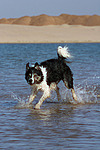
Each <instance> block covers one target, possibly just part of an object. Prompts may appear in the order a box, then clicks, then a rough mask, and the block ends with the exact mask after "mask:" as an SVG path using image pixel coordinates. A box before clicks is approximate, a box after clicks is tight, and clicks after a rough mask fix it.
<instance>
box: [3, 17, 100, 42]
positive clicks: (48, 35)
mask: <svg viewBox="0 0 100 150" xmlns="http://www.w3.org/2000/svg"><path fill="white" fill-rule="evenodd" d="M24 19H26V18H24ZM70 42H72V43H77V42H100V26H91V27H89V26H81V25H48V26H47V25H46V26H27V25H12V24H11V25H10V24H0V43H70Z"/></svg>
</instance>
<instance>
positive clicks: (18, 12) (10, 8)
mask: <svg viewBox="0 0 100 150" xmlns="http://www.w3.org/2000/svg"><path fill="white" fill-rule="evenodd" d="M63 13H64V14H70V15H72V14H73V15H95V14H96V15H100V0H0V18H19V17H22V16H37V15H40V14H47V15H50V16H59V15H60V14H63Z"/></svg>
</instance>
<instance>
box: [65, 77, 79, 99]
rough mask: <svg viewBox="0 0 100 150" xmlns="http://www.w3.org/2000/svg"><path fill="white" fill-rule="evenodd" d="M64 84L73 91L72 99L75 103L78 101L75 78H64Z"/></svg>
mask: <svg viewBox="0 0 100 150" xmlns="http://www.w3.org/2000/svg"><path fill="white" fill-rule="evenodd" d="M63 82H64V84H65V86H66V87H67V88H68V89H71V92H72V97H73V99H74V100H75V101H77V96H76V94H75V90H74V88H73V77H72V76H69V78H64V80H63Z"/></svg>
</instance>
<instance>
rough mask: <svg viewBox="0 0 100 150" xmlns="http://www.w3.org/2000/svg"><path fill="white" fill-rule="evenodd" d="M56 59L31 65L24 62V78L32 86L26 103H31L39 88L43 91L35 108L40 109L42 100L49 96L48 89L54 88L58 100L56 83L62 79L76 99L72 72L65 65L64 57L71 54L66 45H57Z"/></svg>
mask: <svg viewBox="0 0 100 150" xmlns="http://www.w3.org/2000/svg"><path fill="white" fill-rule="evenodd" d="M57 54H58V59H50V60H46V61H44V62H42V63H40V64H38V63H35V65H33V66H31V67H30V66H29V63H27V64H26V73H25V79H26V81H27V82H28V84H30V85H31V87H32V94H31V95H30V97H29V101H28V104H30V103H32V101H33V100H34V98H35V97H36V95H37V93H38V91H39V90H41V91H43V95H42V97H41V98H40V100H39V102H38V103H37V104H36V105H35V109H40V106H41V105H42V103H43V101H44V100H45V99H46V98H48V97H50V91H51V90H55V91H56V93H57V97H58V100H59V99H60V94H59V88H58V86H57V84H58V83H59V82H60V81H61V80H62V81H63V82H64V84H65V86H66V87H67V88H68V89H71V92H72V96H73V99H74V100H75V101H77V97H76V94H75V91H74V87H73V74H72V71H71V69H70V68H69V67H68V66H67V65H66V61H65V59H66V58H70V57H71V55H70V53H69V51H68V47H63V48H62V47H61V46H59V47H58V51H57Z"/></svg>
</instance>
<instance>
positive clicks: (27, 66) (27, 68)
mask: <svg viewBox="0 0 100 150" xmlns="http://www.w3.org/2000/svg"><path fill="white" fill-rule="evenodd" d="M29 68H30V67H29V62H28V63H27V64H26V71H27V70H29Z"/></svg>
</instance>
